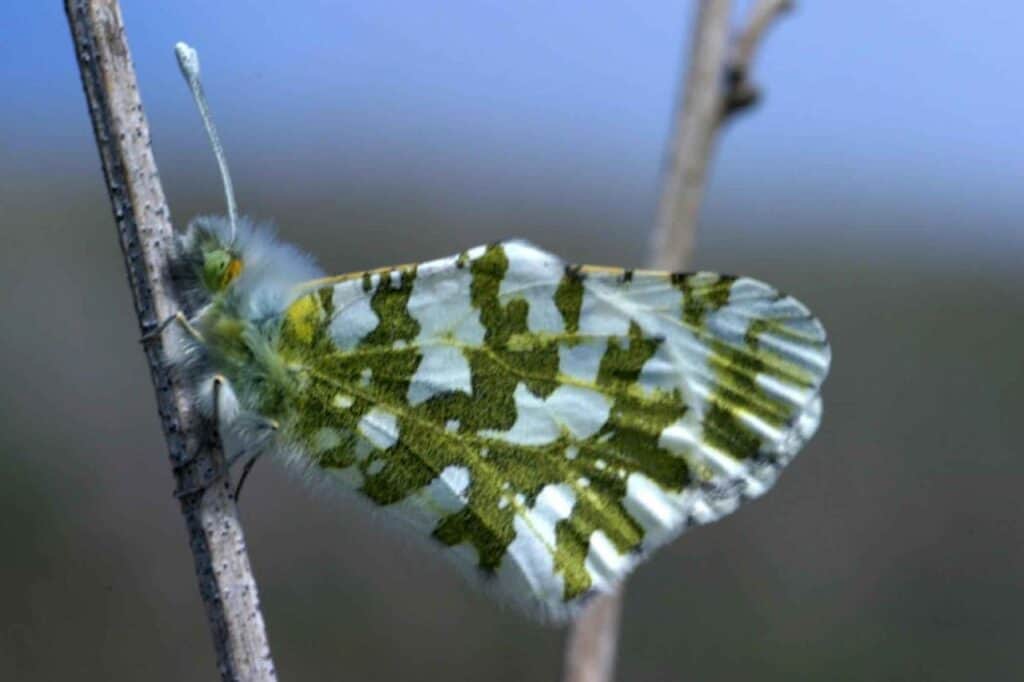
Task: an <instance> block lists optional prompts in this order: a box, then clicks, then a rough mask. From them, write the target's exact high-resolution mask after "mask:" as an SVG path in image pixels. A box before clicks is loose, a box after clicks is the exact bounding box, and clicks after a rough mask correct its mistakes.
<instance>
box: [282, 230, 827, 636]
mask: <svg viewBox="0 0 1024 682" xmlns="http://www.w3.org/2000/svg"><path fill="white" fill-rule="evenodd" d="M278 344H279V349H278V350H279V352H280V354H281V355H282V357H283V358H284V359H285V360H286V362H287V363H288V364H289V366H291V367H293V368H299V369H298V370H297V376H298V377H299V379H298V381H297V383H296V386H297V388H296V389H295V391H294V394H293V395H289V396H284V397H281V398H280V400H282V401H283V403H285V404H284V405H280V404H279V405H278V406H277V407H276V408H273V407H270V408H268V411H269V412H274V413H277V414H283V415H284V418H283V419H282V434H283V435H284V436H286V437H287V438H288V439H289V440H291V441H292V442H294V443H296V444H297V449H298V450H299V452H300V456H301V457H303V458H305V459H307V460H308V461H309V463H311V464H312V465H314V467H315V468H317V469H319V470H322V471H323V472H324V473H325V474H326V475H327V476H329V477H330V478H332V479H334V480H336V481H338V482H339V483H340V484H342V485H345V486H349V487H354V488H356V489H357V490H358V491H359V492H361V493H362V494H363V495H365V496H366V497H367V498H369V500H370V501H372V502H373V503H374V504H376V505H379V506H380V507H383V508H385V509H386V510H388V511H390V512H393V513H394V514H395V515H397V516H399V517H400V518H402V519H403V520H405V521H407V522H408V523H410V524H411V525H412V526H413V527H414V528H415V529H417V530H418V531H419V532H421V533H423V534H425V535H429V536H431V537H432V538H434V539H435V540H436V541H437V542H438V543H439V544H440V545H442V546H444V547H446V548H448V551H449V552H451V553H453V554H454V555H455V556H456V557H458V558H459V560H460V561H463V562H468V563H469V564H470V565H472V566H475V567H477V568H478V569H479V571H480V572H482V573H483V574H484V575H485V577H486V579H487V581H488V582H490V583H492V584H493V585H494V586H495V587H497V588H498V590H499V591H500V592H504V593H505V594H506V595H508V596H510V597H512V598H513V599H514V600H515V601H518V602H520V603H522V604H524V605H526V606H527V607H528V608H531V609H532V610H534V611H539V612H540V613H541V614H543V615H544V616H546V617H548V618H555V619H557V618H561V617H564V616H566V615H567V614H569V613H570V612H571V611H572V610H573V607H575V606H576V605H578V604H579V603H580V602H581V601H582V599H584V598H585V597H586V596H587V595H588V594H591V593H592V592H594V591H595V590H596V591H604V590H608V589H610V588H611V586H612V585H614V583H615V582H616V581H617V580H619V579H621V578H622V577H623V576H624V575H625V574H626V573H627V572H628V571H629V570H630V569H631V568H632V567H633V566H634V565H635V563H636V562H637V560H638V559H639V558H641V557H642V556H643V555H645V554H646V553H647V552H649V551H650V550H652V549H654V548H655V547H657V546H659V545H661V544H663V543H665V542H666V541H668V540H669V539H671V538H673V537H675V536H676V535H677V534H679V533H680V532H681V531H682V530H683V529H684V528H686V527H687V526H688V525H691V524H700V523H707V522H710V521H713V520H715V519H717V518H719V517H721V516H722V515H724V514H727V513H729V512H731V511H733V510H734V509H735V508H736V507H737V505H738V504H739V502H740V501H741V500H742V499H744V498H750V497H755V496H757V495H760V494H761V493H763V492H764V491H765V490H767V488H768V487H770V486H771V485H772V483H773V482H774V480H775V477H776V475H777V473H778V471H779V470H780V469H781V467H782V466H784V465H785V464H786V463H787V462H788V461H789V459H790V458H791V457H792V456H793V455H794V454H795V453H796V451H797V450H798V449H799V447H800V446H801V445H802V444H803V442H804V441H805V440H806V439H807V438H809V437H810V436H811V435H812V434H813V432H814V430H815V429H816V428H817V424H818V420H819V416H820V411H821V402H820V398H819V397H818V391H819V387H820V385H821V382H822V380H823V379H824V377H825V374H826V373H827V370H828V365H829V348H828V345H827V342H826V340H825V334H824V330H823V329H822V327H821V325H820V324H819V323H818V321H817V320H815V319H814V318H813V317H812V316H811V315H810V313H809V312H808V311H807V309H806V308H805V307H804V306H803V305H802V304H800V303H799V302H797V301H795V300H794V299H792V298H790V297H787V296H784V295H782V294H779V293H778V292H777V291H775V290H774V289H772V288H771V287H768V286H766V285H764V284H762V283H760V282H757V281H755V280H751V279H746V278H732V277H725V276H719V275H714V274H710V273H696V274H690V275H667V274H663V273H651V272H636V273H634V272H631V271H621V270H610V269H597V268H586V267H584V268H579V267H571V266H566V265H565V264H564V263H562V262H561V261H560V260H559V259H558V258H556V257H554V256H552V255H550V254H548V253H545V252H543V251H541V250H539V249H537V248H535V247H533V246H531V245H529V244H526V243H523V242H508V243H503V244H497V245H492V246H488V247H479V248H476V249H472V250H470V251H467V252H465V253H463V254H460V255H458V256H455V257H451V258H447V259H442V260H438V261H433V262H429V263H424V264H421V265H418V266H407V267H404V268H399V269H394V270H390V271H389V270H383V271H376V272H373V273H367V274H366V275H364V276H362V277H354V278H349V279H344V280H339V281H336V282H333V283H328V284H325V285H322V286H320V287H319V288H317V289H315V290H314V291H312V292H311V293H309V294H307V295H304V296H303V297H301V298H300V299H298V300H297V301H296V302H295V303H293V304H292V305H291V307H290V308H289V309H288V311H287V314H286V316H285V319H284V321H283V325H282V328H281V333H280V338H279V341H278Z"/></svg>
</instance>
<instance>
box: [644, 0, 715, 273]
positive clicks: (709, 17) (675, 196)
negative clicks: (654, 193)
mask: <svg viewBox="0 0 1024 682" xmlns="http://www.w3.org/2000/svg"><path fill="white" fill-rule="evenodd" d="M730 14H731V3H730V2H729V0H700V1H699V2H698V8H697V15H696V18H695V19H694V24H693V38H692V39H691V46H690V58H689V66H688V70H687V73H686V75H685V76H684V80H683V88H682V91H681V97H680V100H679V105H678V106H677V109H676V111H677V113H676V117H675V122H674V125H673V129H674V133H673V135H672V137H671V138H670V139H669V143H668V148H667V154H666V158H665V168H664V171H663V173H664V175H663V178H662V186H661V201H660V202H659V203H658V215H657V218H656V222H655V225H654V234H653V238H652V240H651V252H650V255H649V257H648V261H649V263H650V265H651V266H652V267H653V268H655V269H657V270H681V269H682V268H683V267H684V265H685V264H686V263H689V262H690V254H691V252H692V250H693V244H694V240H695V236H696V233H697V217H698V215H699V213H700V206H701V200H702V199H703V197H704V183H705V181H706V179H707V169H708V162H709V161H710V159H711V148H712V145H713V142H714V138H715V131H716V130H717V129H718V124H719V122H720V119H721V115H722V100H723V91H724V88H723V87H722V86H723V70H724V66H725V63H726V57H727V55H728V45H729V18H730Z"/></svg>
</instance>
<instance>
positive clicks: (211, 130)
mask: <svg viewBox="0 0 1024 682" xmlns="http://www.w3.org/2000/svg"><path fill="white" fill-rule="evenodd" d="M174 54H175V55H176V56H177V57H178V66H180V67H181V75H183V76H184V77H185V82H187V83H188V88H189V90H191V91H192V97H193V98H194V99H195V101H196V106H197V107H199V115H200V116H201V117H202V119H203V125H204V126H205V127H206V134H207V136H209V138H210V146H211V147H213V154H214V156H216V157H217V165H218V166H220V178H221V181H222V182H223V183H224V198H225V199H226V200H227V203H228V222H229V224H230V225H231V243H234V241H235V235H236V234H237V232H238V207H237V206H236V205H235V189H234V187H233V186H232V185H231V174H230V173H229V172H228V162H227V159H225V158H224V148H223V147H222V146H221V144H220V138H219V137H217V129H216V128H215V127H214V125H213V118H212V117H211V116H210V107H209V106H208V105H207V104H206V95H204V94H203V84H202V82H201V81H200V80H199V53H198V52H196V51H195V50H194V49H192V48H191V47H190V46H189V45H187V44H186V43H177V44H176V45H175V46H174Z"/></svg>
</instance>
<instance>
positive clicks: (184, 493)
mask: <svg viewBox="0 0 1024 682" xmlns="http://www.w3.org/2000/svg"><path fill="white" fill-rule="evenodd" d="M179 316H180V318H181V320H182V321H183V323H184V324H186V325H188V320H186V319H185V316H184V315H182V314H181V313H180V312H179V313H178V314H177V315H176V316H173V317H169V318H168V319H167V320H164V321H163V322H162V323H161V324H160V326H159V327H157V329H156V330H154V332H152V333H155V334H159V333H160V331H162V329H163V328H166V327H167V325H169V324H170V323H171V322H172V321H174V320H175V319H177V318H178V317H179ZM189 327H191V325H188V327H186V329H187V328H189ZM226 382H227V379H225V378H224V376H223V375H220V374H216V375H214V377H213V415H212V418H211V421H212V422H213V428H215V429H217V432H218V436H219V432H220V393H221V387H222V386H223V385H224V384H225V383H226ZM216 440H217V441H220V440H221V439H220V438H219V437H218V438H217V439H216ZM202 448H203V444H200V445H199V446H198V447H197V448H196V450H195V451H194V452H191V453H189V454H188V456H186V457H185V459H184V460H182V461H181V462H178V463H177V464H175V465H174V472H175V474H177V473H179V472H180V471H182V470H183V469H185V468H186V467H189V466H192V464H194V463H195V461H196V458H197V457H198V456H199V453H200V451H201V450H202ZM233 461H237V460H235V459H233V460H232V461H230V462H228V463H227V464H226V466H225V467H224V469H223V470H222V471H219V472H216V473H214V475H213V477H212V478H210V479H209V480H207V481H203V482H202V483H200V484H199V485H197V486H194V487H192V488H188V489H185V490H175V491H174V496H175V497H177V498H182V497H188V496H190V495H195V494H197V493H203V492H206V490H207V489H209V488H210V486H212V485H214V484H215V483H217V482H218V481H220V480H221V479H222V478H223V477H224V476H225V475H226V474H227V472H228V471H230V470H231V464H232V463H233Z"/></svg>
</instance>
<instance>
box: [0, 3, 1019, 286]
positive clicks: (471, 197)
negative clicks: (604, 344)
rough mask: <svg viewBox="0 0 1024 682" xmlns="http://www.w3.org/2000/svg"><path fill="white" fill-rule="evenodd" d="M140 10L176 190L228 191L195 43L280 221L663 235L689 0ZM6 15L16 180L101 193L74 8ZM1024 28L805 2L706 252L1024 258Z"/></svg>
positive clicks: (989, 17)
mask: <svg viewBox="0 0 1024 682" xmlns="http://www.w3.org/2000/svg"><path fill="white" fill-rule="evenodd" d="M740 5H741V9H745V3H740ZM123 8H124V13H125V16H126V21H127V25H128V28H129V33H130V39H131V46H132V50H133V54H134V56H135V59H136V64H137V68H138V71H139V77H140V82H141V84H142V94H143V101H144V104H145V105H146V108H147V112H148V113H149V116H150V120H151V123H152V125H153V131H154V133H153V134H154V139H155V148H156V152H157V159H158V162H159V163H160V165H161V170H162V172H163V173H164V178H165V182H166V184H167V186H168V192H169V194H170V195H171V197H172V198H173V197H174V193H175V191H176V190H175V188H176V187H191V186H192V185H190V184H189V183H191V182H195V183H197V184H198V185H199V186H201V187H210V188H214V187H215V186H216V181H215V177H214V176H213V172H214V166H213V164H212V163H211V162H210V159H209V153H208V151H207V150H206V149H205V140H204V138H203V136H202V133H201V129H200V127H199V125H198V122H197V118H196V115H195V113H194V111H193V110H192V104H191V101H190V99H189V97H188V96H187V94H186V91H185V89H184V86H183V85H182V83H181V81H180V78H179V75H178V73H177V69H176V67H175V65H174V62H173V58H172V54H171V46H172V45H173V43H174V42H175V41H176V40H180V39H185V40H187V41H189V42H191V43H192V44H194V45H195V46H197V47H198V49H199V50H200V54H201V58H202V61H203V64H204V77H205V80H206V87H207V91H208V92H209V93H210V97H211V100H212V106H213V109H214V111H215V114H216V116H217V118H218V120H219V125H220V128H221V130H222V135H223V137H224V138H225V143H226V146H227V149H228V153H229V158H230V160H231V162H232V165H233V167H234V169H235V171H234V172H235V175H236V176H237V177H236V186H237V187H238V188H239V194H240V201H241V203H242V205H243V207H246V206H250V207H251V206H253V205H254V203H253V197H251V196H249V195H250V194H252V193H255V194H256V195H257V199H256V201H257V204H256V206H257V208H260V209H263V208H266V209H267V210H268V211H269V212H270V213H271V214H273V215H274V216H275V217H276V218H277V220H278V221H282V220H284V221H287V216H284V217H282V216H281V215H277V214H276V213H275V211H274V207H273V206H266V207H264V206H262V205H259V204H258V196H259V195H260V191H259V190H258V188H261V187H271V188H281V187H282V186H284V187H290V188H292V189H293V190H294V191H295V192H297V193H299V194H301V195H303V196H305V195H306V194H308V195H309V196H314V195H318V194H321V195H325V196H330V195H331V194H332V193H333V192H342V193H344V192H359V191H361V190H365V191H369V190H370V189H376V190H380V188H382V187H383V188H389V187H390V188H395V189H396V192H399V193H401V192H408V193H409V194H411V195H416V196H418V197H419V198H418V199H414V198H412V197H410V201H414V202H415V201H419V202H426V203H428V204H430V203H432V202H436V203H438V204H440V205H443V206H445V207H446V208H447V209H451V208H452V207H453V206H464V207H465V210H464V211H463V212H462V213H459V212H458V211H456V214H457V215H463V216H464V217H465V219H466V220H472V219H473V218H474V216H475V215H478V214H479V213H480V212H481V211H482V212H484V213H486V212H488V211H500V210H508V208H509V206H510V205H511V206H515V205H516V204H517V203H520V202H528V203H529V202H538V203H541V204H544V205H546V206H548V207H549V208H550V207H552V206H554V207H555V208H557V209H558V210H560V211H562V212H563V213H565V214H566V215H567V216H571V215H573V211H574V207H575V206H580V205H584V204H586V205H587V208H586V209H585V210H581V214H582V215H581V219H584V220H585V219H586V215H588V213H589V212H590V211H598V212H600V213H602V214H605V215H611V216H613V220H614V221H615V222H616V224H617V225H619V226H620V229H621V230H622V231H623V232H624V233H632V232H634V231H635V230H637V229H639V226H640V225H644V226H645V225H647V224H649V223H650V220H651V216H652V214H653V206H654V203H655V199H656V194H657V193H656V188H657V173H658V168H659V165H660V162H661V156H662V145H663V142H664V139H665V137H666V134H667V131H668V123H669V120H670V114H671V110H672V104H673V99H674V95H675V90H676V87H677V79H678V73H679V69H680V60H681V56H682V54H683V44H684V38H685V32H684V27H685V25H686V22H687V21H688V19H689V16H690V7H689V5H688V3H685V2H662V1H658V2H645V3H626V2H582V1H575V2H559V3H542V2H534V1H529V2H515V3H507V2H490V1H483V0H478V1H476V2H454V1H445V2H433V3H418V2H398V1H394V0H385V1H382V2H375V3H342V2H309V3H299V4H294V5H289V6H287V7H286V6H284V5H281V4H279V3H272V2H248V3H244V5H243V4H241V3H207V2H197V1H182V2H173V3H171V2H166V3H158V2H141V1H132V0H126V1H125V2H123ZM0 23H2V25H3V26H5V27H6V30H5V31H4V34H5V35H4V40H3V41H2V42H0V86H2V87H3V91H4V92H6V93H13V94H14V96H13V97H10V96H9V97H8V98H7V101H6V104H5V106H4V107H3V109H2V110H0V124H2V130H3V131H4V132H3V133H2V137H0V140H2V144H3V147H2V148H0V149H2V152H0V153H2V160H0V166H2V168H3V170H2V171H0V172H3V174H4V176H8V175H12V174H13V175H14V176H16V178H22V179H26V178H27V179H34V178H39V177H44V178H45V177H52V171H53V169H54V168H55V167H57V168H60V169H61V171H62V177H63V178H74V179H76V180H77V179H81V180H82V182H83V186H85V187H90V188H95V185H96V183H97V182H98V176H97V175H95V173H96V158H95V150H94V148H93V143H92V141H91V139H90V133H89V129H88V125H87V119H86V117H85V115H84V109H83V105H82V99H81V93H80V86H79V83H78V76H77V73H76V71H75V69H74V66H73V62H72V53H71V49H70V46H69V44H68V36H67V31H66V25H65V22H64V17H63V13H62V9H61V7H60V3H57V2H50V3H45V4H42V3H7V4H5V5H4V7H3V8H2V9H0ZM1021 25H1024V6H1022V5H1021V4H1020V3H1013V2H997V3H986V4H984V5H977V4H974V3H967V2H923V1H922V2H900V3H833V2H828V3H825V2H819V3H812V2H804V3H801V4H800V6H799V7H798V9H797V11H796V12H794V13H793V14H792V15H790V16H789V17H788V18H787V19H785V20H784V21H783V22H780V23H779V24H778V25H777V26H776V28H775V31H774V32H773V34H772V35H771V36H770V37H769V39H768V41H767V43H766V46H765V49H764V50H763V52H762V54H761V59H760V61H759V62H758V64H757V69H756V76H757V80H758V81H759V82H760V83H762V84H763V85H764V86H765V87H766V91H767V97H766V99H765V101H764V103H763V105H762V106H761V107H760V108H759V109H758V110H757V111H756V112H755V113H753V114H752V115H749V116H745V117H744V118H743V119H742V120H740V121H737V122H736V124H735V125H733V126H731V127H730V129H729V130H728V131H727V133H726V134H725V135H724V136H723V138H722V140H721V144H720V146H719V151H718V154H717V157H716V161H715V167H714V175H713V179H712V182H711V189H710V192H709V195H708V200H707V209H706V219H705V231H704V233H703V234H702V237H701V238H702V240H705V241H707V242H708V243H710V244H716V243H718V240H725V241H727V242H728V241H730V240H731V241H746V240H749V239H754V240H755V241H759V240H762V239H763V238H768V237H769V236H770V237H771V238H773V239H777V238H782V237H787V236H796V237H800V238H801V239H803V238H805V237H807V236H812V237H814V236H815V235H817V237H819V238H820V237H821V230H822V229H827V231H828V235H829V236H828V244H829V245H830V247H832V248H834V249H835V250H836V251H837V252H843V253H845V252H846V250H848V249H850V248H853V249H856V250H857V251H861V250H864V249H866V251H867V252H869V253H874V254H876V255H886V254H894V255H896V256H897V257H900V258H908V257H911V258H924V259H929V258H936V259H941V260H946V261H951V262H952V263H953V264H955V263H961V262H963V261H964V259H965V258H967V259H969V260H971V262H975V263H983V264H986V265H994V266H1001V265H1009V266H1011V267H1012V266H1013V264H1014V263H1015V262H1016V260H1017V259H1019V256H1020V255H1021V253H1022V247H1024V237H1022V230H1021V225H1020V219H1021V216H1022V215H1024V191H1022V187H1024V136H1022V135H1021V134H1020V125H1021V121H1022V120H1024V94H1022V90H1021V87H1020V82H1021V79H1020V77H1019V74H1018V73H1017V70H1018V69H1019V65H1020V64H1021V63H1022V60H1021V56H1022V55H1021V48H1020V41H1019V28H1020V26H1021ZM64 173H68V174H69V175H65V174H64ZM15 181H16V179H15ZM68 181H70V180H68ZM254 190H256V191H255V192H254ZM210 200H211V201H215V195H214V194H210ZM417 205H418V204H417ZM217 209H219V206H218V205H217V204H212V205H209V206H208V207H206V210H217ZM752 225H756V226H757V230H756V231H755V230H752V229H751V228H750V227H749V226H752ZM798 243H799V242H798ZM630 253H631V254H633V255H635V256H636V257H637V258H639V257H642V249H638V250H635V252H630ZM947 265H949V263H947Z"/></svg>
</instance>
